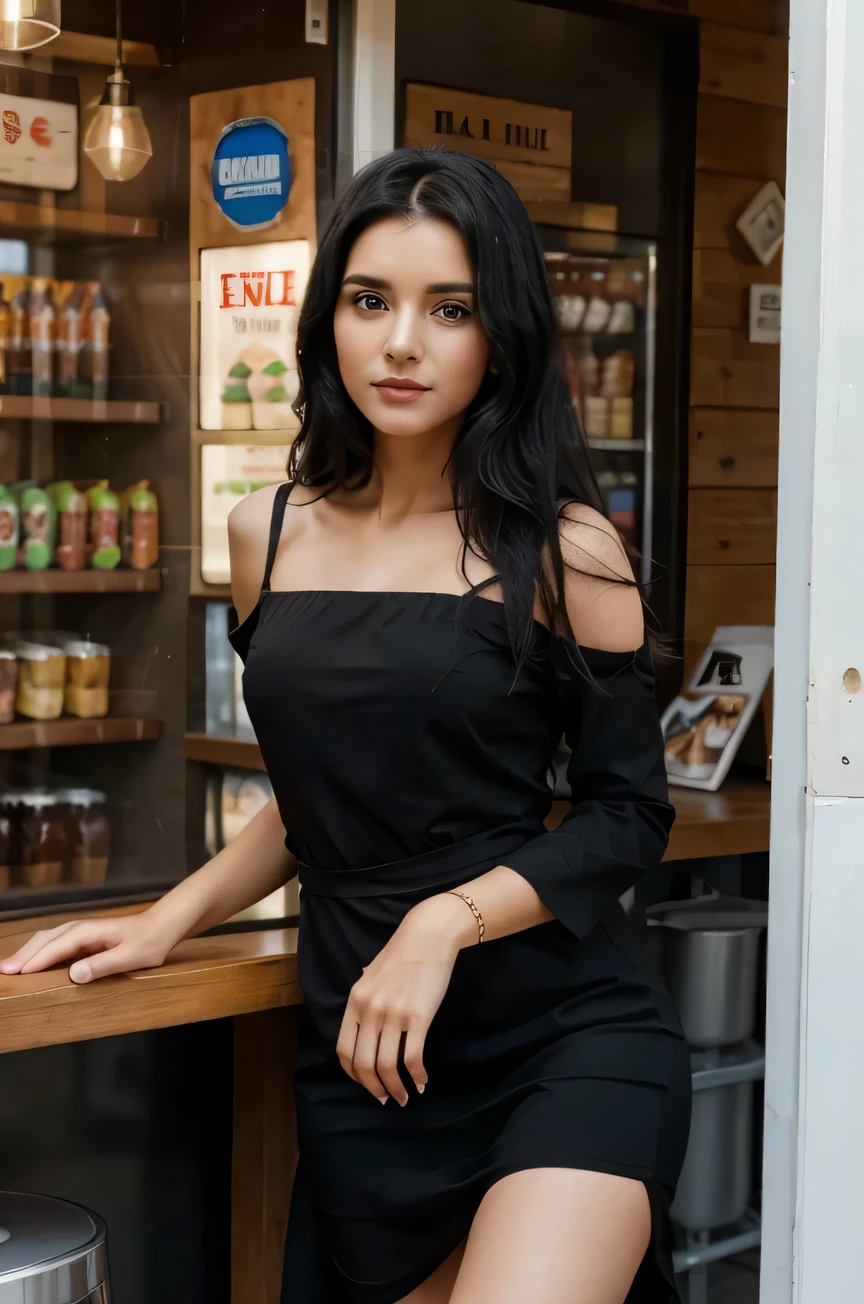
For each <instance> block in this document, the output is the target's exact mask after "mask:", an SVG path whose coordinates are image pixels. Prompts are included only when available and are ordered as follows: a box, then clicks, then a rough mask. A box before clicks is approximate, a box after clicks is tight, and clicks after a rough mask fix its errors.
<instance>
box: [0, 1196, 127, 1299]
mask: <svg viewBox="0 0 864 1304" xmlns="http://www.w3.org/2000/svg"><path fill="white" fill-rule="evenodd" d="M109 1301H110V1288H109V1285H108V1255H107V1251H106V1248H105V1224H104V1223H103V1222H102V1220H101V1219H100V1218H97V1216H96V1215H95V1214H92V1213H90V1212H89V1211H88V1210H87V1209H82V1208H80V1207H79V1206H78V1205H75V1204H69V1203H68V1202H67V1201H66V1200H55V1199H52V1198H51V1197H49V1196H45V1195H26V1194H21V1193H17V1192H12V1191H0V1304H109Z"/></svg>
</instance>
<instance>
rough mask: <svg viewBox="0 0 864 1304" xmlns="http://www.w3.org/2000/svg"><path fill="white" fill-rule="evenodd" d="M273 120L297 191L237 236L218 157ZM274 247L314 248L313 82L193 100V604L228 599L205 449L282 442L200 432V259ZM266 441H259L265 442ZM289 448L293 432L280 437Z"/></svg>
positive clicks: (267, 436)
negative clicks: (213, 576)
mask: <svg viewBox="0 0 864 1304" xmlns="http://www.w3.org/2000/svg"><path fill="white" fill-rule="evenodd" d="M247 117H266V118H272V119H273V120H274V121H275V122H278V123H279V125H280V126H282V127H283V128H284V130H285V131H286V133H287V135H288V148H289V153H290V158H291V173H292V178H293V180H292V186H291V191H290V194H289V196H288V203H287V204H286V206H285V208H284V209H283V211H282V213H281V215H280V217H279V218H278V220H277V221H276V222H274V224H273V225H272V226H269V227H267V228H266V229H265V230H254V231H253V230H248V231H247V230H241V229H238V227H236V226H235V225H234V224H233V223H232V222H230V221H229V220H228V218H227V217H225V215H224V214H223V213H222V210H221V209H220V208H219V207H218V205H217V204H216V201H215V200H214V198H213V192H212V186H211V165H212V161H213V153H214V151H215V149H216V146H217V144H218V142H219V138H220V135H221V133H222V129H223V128H224V127H226V126H227V125H228V124H229V123H232V122H236V121H238V119H240V118H247ZM275 240H308V241H309V244H310V246H311V252H312V254H313V256H314V251H315V248H316V208H315V79H314V78H313V77H301V78H297V79H296V80H293V81H284V82H270V83H267V84H265V85H262V86H242V87H236V88H234V89H231V90H224V91H211V92H208V93H206V94H203V95H194V96H193V97H192V101H191V104H190V190H189V277H190V281H191V285H192V293H191V296H190V297H191V322H190V331H191V350H190V365H191V372H192V384H191V393H190V404H189V406H190V458H191V468H190V469H191V474H190V519H191V523H192V554H193V555H192V564H191V570H190V592H191V594H192V595H193V596H198V597H210V598H223V597H226V596H227V593H226V590H225V587H224V586H223V585H215V584H205V582H204V581H203V580H202V578H201V445H202V444H203V443H214V444H237V445H244V444H245V445H254V444H256V443H259V442H260V443H261V445H265V444H273V443H274V442H276V439H275V436H274V434H273V433H272V432H269V431H263V432H258V431H255V430H213V431H202V430H200V429H199V423H198V370H199V339H200V311H201V282H200V255H201V250H202V249H210V248H218V247H220V246H226V245H247V244H248V245H258V244H264V243H268V242H270V241H275ZM259 436H260V439H259ZM279 437H280V442H282V443H290V441H291V438H292V432H290V431H280V432H279Z"/></svg>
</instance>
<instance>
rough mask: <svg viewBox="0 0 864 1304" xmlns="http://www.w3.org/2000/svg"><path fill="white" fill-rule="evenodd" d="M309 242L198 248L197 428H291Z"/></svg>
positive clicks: (293, 427) (296, 384) (296, 387)
mask: <svg viewBox="0 0 864 1304" xmlns="http://www.w3.org/2000/svg"><path fill="white" fill-rule="evenodd" d="M310 257H311V255H310V247H309V241H308V240H274V241H272V242H271V243H269V244H254V245H237V246H228V247H226V248H222V249H202V250H201V353H200V364H199V422H200V427H201V429H202V430H276V431H278V430H296V429H297V426H298V421H297V417H296V416H295V414H294V411H293V409H292V406H291V405H292V403H294V401H295V399H296V398H297V391H298V388H299V377H298V374H297V356H296V351H297V321H298V317H299V313H300V305H301V304H302V302H303V296H304V294H305V292H306V283H307V281H308V279H309V267H310Z"/></svg>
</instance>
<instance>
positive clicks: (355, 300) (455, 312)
mask: <svg viewBox="0 0 864 1304" xmlns="http://www.w3.org/2000/svg"><path fill="white" fill-rule="evenodd" d="M474 308H475V304H474V273H473V270H472V268H471V263H470V261H469V259H468V253H467V251H466V249H465V245H464V243H463V241H462V237H461V236H460V235H459V234H458V233H457V232H456V231H455V230H454V229H453V227H451V226H449V225H448V224H447V223H446V222H439V221H437V220H435V219H433V218H423V219H422V220H421V221H417V222H412V221H409V220H407V219H406V218H401V217H392V218H387V219H385V220H384V221H381V222H377V223H376V224H375V225H374V226H370V227H368V228H367V229H366V230H365V231H364V232H363V234H362V235H361V236H360V237H359V238H358V240H357V242H356V243H355V245H354V247H353V249H352V250H351V253H350V254H349V256H348V262H347V265H346V267H345V276H344V278H343V282H342V289H341V291H340V294H339V300H338V303H337V305H336V313H335V316H334V320H333V329H334V334H335V338H336V352H337V354H338V357H339V370H340V372H341V374H342V381H343V383H344V385H345V388H346V390H347V391H348V394H349V395H350V397H351V398H352V400H353V401H354V403H356V405H357V407H358V408H359V409H360V411H361V412H362V413H363V415H364V416H365V417H366V418H367V419H368V420H369V421H371V423H372V425H373V427H374V428H375V429H376V430H379V431H381V432H382V433H383V434H386V435H421V434H425V433H426V432H427V431H431V430H437V429H440V428H442V427H446V426H447V425H448V424H452V425H453V427H454V434H455V431H456V430H457V429H458V427H459V424H460V422H461V418H462V415H463V413H464V412H465V410H466V408H467V407H468V406H469V404H470V403H471V401H472V399H473V398H474V397H475V395H476V394H477V391H478V390H479V388H480V385H481V383H482V381H483V377H484V375H485V373H486V370H487V368H488V365H489V347H488V344H487V343H486V336H485V335H484V333H483V328H482V327H481V325H480V321H479V319H478V317H477V315H476V313H475V310H474Z"/></svg>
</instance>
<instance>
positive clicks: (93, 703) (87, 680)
mask: <svg viewBox="0 0 864 1304" xmlns="http://www.w3.org/2000/svg"><path fill="white" fill-rule="evenodd" d="M63 651H64V652H65V654H66V691H65V695H64V706H65V708H66V711H67V712H68V713H69V715H77V716H78V717H79V718H80V719H82V720H92V719H95V718H97V717H100V716H104V715H107V714H108V682H109V679H110V676H111V649H110V648H108V647H106V646H105V645H104V644H103V643H88V642H85V641H83V640H77V639H76V640H73V641H72V642H69V643H65V644H64V645H63Z"/></svg>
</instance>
